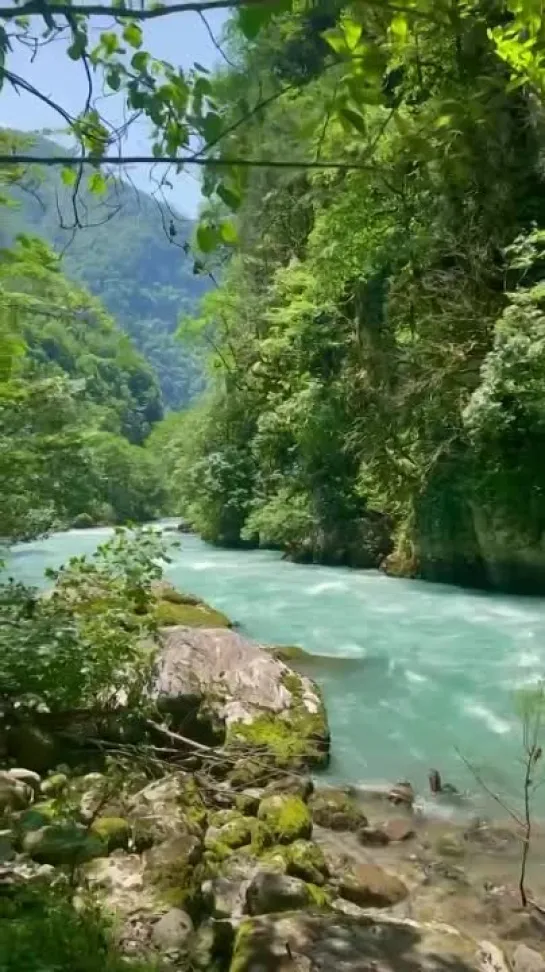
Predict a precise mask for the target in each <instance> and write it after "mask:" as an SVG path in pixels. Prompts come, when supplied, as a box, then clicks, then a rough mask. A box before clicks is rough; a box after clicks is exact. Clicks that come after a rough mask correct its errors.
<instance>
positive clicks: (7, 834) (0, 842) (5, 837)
mask: <svg viewBox="0 0 545 972" xmlns="http://www.w3.org/2000/svg"><path fill="white" fill-rule="evenodd" d="M15 856H16V854H15V846H14V837H13V834H12V832H11V830H0V866H1V865H2V864H7V863H8V861H13V860H14V859H15Z"/></svg>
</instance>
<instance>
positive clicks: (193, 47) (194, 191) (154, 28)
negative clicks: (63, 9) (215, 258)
mask: <svg viewBox="0 0 545 972" xmlns="http://www.w3.org/2000/svg"><path fill="white" fill-rule="evenodd" d="M224 20H225V13H224V11H222V10H219V11H210V12H209V13H208V14H207V21H208V24H209V26H210V28H211V29H212V32H213V33H214V35H215V36H216V37H220V36H221V29H222V25H223V23H224ZM110 23H111V21H110ZM97 26H98V27H99V28H100V22H98V23H97ZM105 27H106V22H105V23H104V25H103V27H102V29H105ZM144 35H145V40H144V48H145V49H146V50H149V51H150V52H151V53H152V54H153V55H154V56H156V57H159V58H164V59H165V60H167V61H169V62H170V63H172V64H175V65H179V66H181V67H183V68H189V67H190V66H191V65H192V64H193V63H194V62H195V61H197V62H199V63H200V64H202V65H204V66H205V67H208V68H210V67H212V66H213V65H214V64H215V63H217V62H218V60H219V58H220V56H219V54H218V52H217V50H216V49H215V47H214V45H213V43H212V41H211V39H210V37H209V36H208V33H207V30H206V27H205V25H204V24H203V22H202V21H201V19H200V18H199V17H198V16H197V14H195V13H193V12H189V11H188V12H187V13H184V14H176V15H172V16H170V17H166V18H165V19H164V20H163V19H159V20H157V21H150V22H148V23H147V24H146V25H145V28H144ZM6 67H8V68H9V69H10V70H11V71H13V72H14V73H16V74H18V75H20V76H22V77H24V78H25V79H26V80H27V81H29V82H30V83H31V84H33V85H34V86H35V87H37V88H39V89H40V91H42V92H44V93H45V94H47V95H48V96H49V97H50V98H51V99H52V100H53V101H56V102H58V103H59V104H62V106H63V107H64V108H65V109H66V110H67V111H68V112H70V113H71V114H75V115H77V114H78V113H79V112H80V111H81V109H82V107H83V105H84V103H85V95H86V85H85V77H84V74H83V69H82V65H81V64H79V63H74V62H73V61H71V60H70V59H69V58H68V57H67V55H66V53H65V51H64V42H63V41H55V42H53V43H51V44H49V45H48V46H46V47H43V48H42V49H41V50H40V51H39V52H38V54H37V56H36V58H35V60H34V62H33V63H31V56H30V51H29V50H28V49H26V48H24V47H22V46H20V45H14V49H13V51H12V53H10V54H9V57H8V60H7V64H6ZM98 89H99V85H98V84H97V90H98ZM102 105H105V107H101V111H103V113H104V114H105V115H106V116H107V117H108V119H109V121H111V122H113V123H118V122H120V121H122V112H121V105H120V99H119V98H117V97H116V96H114V97H113V98H110V99H109V100H108V102H107V103H105V102H103V103H102ZM61 126H62V120H61V119H60V117H59V116H58V114H56V113H55V112H54V111H53V110H52V109H50V108H48V107H47V106H46V105H44V104H43V103H41V102H40V101H38V100H37V99H36V98H34V97H32V96H31V95H28V94H26V93H21V94H17V93H16V92H15V91H14V90H13V88H12V87H11V85H9V84H4V87H3V88H2V90H1V92H0V127H8V128H17V129H22V130H25V131H42V130H43V129H53V130H59V129H60V128H61ZM124 151H125V152H126V153H129V154H138V153H140V154H142V153H149V141H148V139H147V131H146V128H145V126H144V125H139V126H138V127H134V128H133V129H131V131H130V134H129V136H128V138H127V141H126V143H125V146H124ZM131 176H132V179H133V181H134V182H135V184H136V185H138V187H139V188H141V189H151V188H152V185H151V183H150V176H149V171H148V170H147V169H146V168H144V167H134V168H132V169H131ZM170 181H171V182H172V184H173V188H172V191H171V192H169V195H168V200H169V203H170V204H171V205H174V206H175V207H176V208H177V209H178V210H179V211H180V212H181V213H183V214H186V215H188V216H194V215H195V214H196V212H197V209H198V205H199V198H200V189H199V173H198V171H195V172H192V173H190V172H188V173H183V174H181V175H179V176H176V175H173V176H171V177H170Z"/></svg>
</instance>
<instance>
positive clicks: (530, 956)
mask: <svg viewBox="0 0 545 972" xmlns="http://www.w3.org/2000/svg"><path fill="white" fill-rule="evenodd" d="M512 964H513V972H545V958H544V957H543V955H541V954H540V953H539V952H536V951H535V950H534V949H533V948H528V946H527V945H524V944H523V943H521V944H520V945H517V947H516V949H515V951H514V952H513V963H512Z"/></svg>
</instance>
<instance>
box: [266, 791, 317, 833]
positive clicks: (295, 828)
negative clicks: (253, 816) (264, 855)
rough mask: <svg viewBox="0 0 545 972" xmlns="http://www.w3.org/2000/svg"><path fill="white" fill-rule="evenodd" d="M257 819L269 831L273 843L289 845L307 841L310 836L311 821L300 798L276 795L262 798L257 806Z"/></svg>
mask: <svg viewBox="0 0 545 972" xmlns="http://www.w3.org/2000/svg"><path fill="white" fill-rule="evenodd" d="M257 819H258V820H260V821H261V822H262V823H263V824H265V826H266V827H267V829H268V830H269V832H270V834H271V836H272V838H273V842H274V843H278V844H289V843H291V842H292V841H294V840H299V839H303V840H305V839H308V838H309V837H310V836H311V834H312V819H311V816H310V812H309V809H308V807H307V805H306V804H305V803H303V801H302V799H301V797H299V796H291V795H289V794H288V795H282V794H277V795H276V796H268V797H264V798H263V800H262V801H261V803H260V804H259V810H258V813H257Z"/></svg>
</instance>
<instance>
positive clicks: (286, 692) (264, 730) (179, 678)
mask: <svg viewBox="0 0 545 972" xmlns="http://www.w3.org/2000/svg"><path fill="white" fill-rule="evenodd" d="M153 697H154V700H155V701H156V702H157V704H158V705H159V707H160V708H162V709H164V710H166V711H168V712H169V713H171V714H172V716H173V717H174V719H175V720H176V719H177V718H178V719H179V720H180V725H181V724H182V723H184V725H185V726H186V727H187V725H188V722H187V719H188V718H190V719H191V714H193V715H194V719H193V722H192V724H191V728H192V732H193V733H198V729H199V725H200V728H201V730H202V733H205V732H206V731H208V732H209V733H211V734H212V735H213V734H214V733H215V734H216V738H217V733H218V731H219V730H220V729H221V730H222V732H223V735H224V738H225V741H226V743H227V745H228V746H231V747H234V748H235V749H236V748H244V749H250V750H251V749H252V748H255V749H256V750H259V752H260V753H261V754H263V753H265V754H267V755H268V756H269V757H271V758H272V759H273V760H274V763H275V764H276V765H277V766H281V767H285V768H289V767H297V768H300V767H303V766H305V765H324V764H325V763H326V762H327V759H328V752H329V732H328V727H327V719H326V715H325V709H324V705H323V702H322V699H321V696H320V692H319V690H318V688H317V687H316V685H315V684H314V683H313V682H312V681H311V680H310V679H309V678H306V677H305V676H302V675H299V674H297V673H295V672H294V671H292V670H291V669H290V668H288V667H287V665H284V664H283V663H282V662H281V661H279V660H278V659H276V658H274V657H273V655H271V653H270V652H269V651H267V650H266V649H265V648H264V647H262V646H261V645H259V644H257V643H256V642H253V641H250V640H249V639H247V638H244V637H242V635H240V634H238V633H237V632H235V631H230V630H227V629H205V628H203V629H194V628H188V627H172V628H168V629H165V630H163V632H162V636H161V649H160V653H159V658H158V665H157V675H156V678H155V683H154V686H153ZM184 720H186V721H185V722H184ZM207 727H208V728H207ZM185 734H186V735H188V734H191V733H189V731H188V730H187V728H186V731H185Z"/></svg>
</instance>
